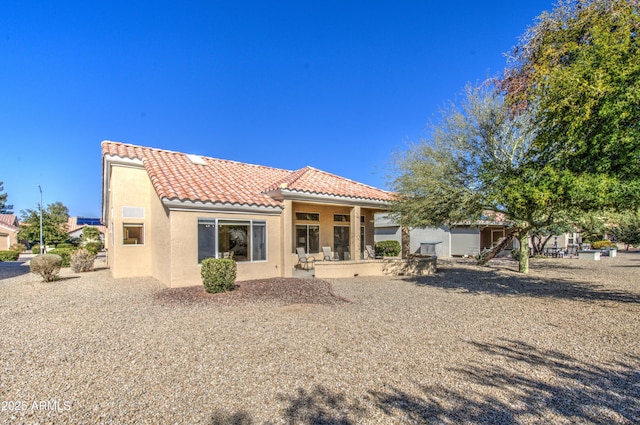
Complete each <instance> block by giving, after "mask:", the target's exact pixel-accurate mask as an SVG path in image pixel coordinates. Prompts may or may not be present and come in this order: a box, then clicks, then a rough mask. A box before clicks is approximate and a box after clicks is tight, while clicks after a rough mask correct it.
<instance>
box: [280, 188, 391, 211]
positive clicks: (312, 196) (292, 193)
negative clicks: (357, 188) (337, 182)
mask: <svg viewBox="0 0 640 425" xmlns="http://www.w3.org/2000/svg"><path fill="white" fill-rule="evenodd" d="M268 195H269V196H271V197H273V198H274V199H279V198H280V199H287V200H292V201H301V202H314V203H322V204H340V205H359V206H361V207H365V208H376V209H387V208H388V207H389V203H390V201H385V200H382V199H372V198H361V197H356V196H343V195H331V194H325V193H312V192H303V191H297V190H291V189H285V188H280V189H278V190H277V191H273V192H270V193H268Z"/></svg>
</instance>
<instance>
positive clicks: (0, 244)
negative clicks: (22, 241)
mask: <svg viewBox="0 0 640 425" xmlns="http://www.w3.org/2000/svg"><path fill="white" fill-rule="evenodd" d="M16 243H18V231H15V232H12V231H10V230H8V229H7V230H5V229H0V251H6V250H8V249H9V247H10V246H11V245H13V244H16Z"/></svg>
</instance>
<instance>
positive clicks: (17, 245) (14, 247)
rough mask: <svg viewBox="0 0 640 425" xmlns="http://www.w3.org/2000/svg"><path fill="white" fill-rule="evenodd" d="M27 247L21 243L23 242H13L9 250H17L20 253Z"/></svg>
mask: <svg viewBox="0 0 640 425" xmlns="http://www.w3.org/2000/svg"><path fill="white" fill-rule="evenodd" d="M26 249H27V247H26V246H24V245H23V244H21V243H13V244H11V246H10V247H9V251H15V252H18V253H20V252H24V250H26Z"/></svg>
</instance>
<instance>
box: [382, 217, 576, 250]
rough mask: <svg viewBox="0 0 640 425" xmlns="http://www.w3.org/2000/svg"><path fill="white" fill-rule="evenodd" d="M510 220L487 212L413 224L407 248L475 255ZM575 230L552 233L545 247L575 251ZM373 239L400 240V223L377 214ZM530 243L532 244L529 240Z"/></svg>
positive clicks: (498, 235)
mask: <svg viewBox="0 0 640 425" xmlns="http://www.w3.org/2000/svg"><path fill="white" fill-rule="evenodd" d="M510 227H511V223H510V222H509V221H508V220H506V218H505V217H504V215H502V214H493V215H492V214H490V213H489V212H487V214H485V216H483V217H482V219H481V220H478V221H474V222H465V223H457V224H455V225H453V226H451V227H449V226H441V227H437V228H436V227H426V228H422V229H419V228H412V229H411V230H410V231H409V245H410V246H409V252H410V253H420V252H421V251H425V250H427V251H429V252H428V253H434V254H435V255H437V256H438V257H464V256H476V255H478V254H480V253H481V252H482V251H484V250H486V249H490V248H492V247H494V246H495V245H497V244H498V242H500V240H501V239H502V238H504V237H505V236H506V235H507V233H508V231H509V230H508V229H509V228H510ZM578 238H579V234H578V233H565V234H562V235H557V236H552V237H551V238H549V240H548V241H547V243H546V244H545V246H544V247H545V248H560V249H562V250H564V251H566V252H567V253H569V254H574V253H575V252H576V250H577V246H578ZM375 240H376V242H377V241H384V240H397V241H398V242H402V232H401V230H400V226H399V225H398V224H397V223H395V222H394V221H393V220H391V219H389V218H388V217H387V215H386V214H384V213H381V214H376V217H375ZM529 246H533V245H532V243H531V241H530V243H529ZM518 247H519V244H518V240H517V239H514V240H513V241H512V242H511V243H510V244H509V245H507V248H505V250H504V251H502V253H501V254H500V256H504V255H509V254H510V253H511V250H513V249H517V248H518Z"/></svg>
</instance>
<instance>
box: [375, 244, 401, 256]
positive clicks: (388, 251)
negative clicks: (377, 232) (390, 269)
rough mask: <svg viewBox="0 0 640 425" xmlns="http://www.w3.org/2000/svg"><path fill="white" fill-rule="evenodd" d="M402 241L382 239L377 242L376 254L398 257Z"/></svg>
mask: <svg viewBox="0 0 640 425" xmlns="http://www.w3.org/2000/svg"><path fill="white" fill-rule="evenodd" d="M400 251H402V248H400V242H398V241H380V242H376V255H382V256H385V257H396V256H398V255H400Z"/></svg>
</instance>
